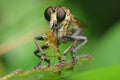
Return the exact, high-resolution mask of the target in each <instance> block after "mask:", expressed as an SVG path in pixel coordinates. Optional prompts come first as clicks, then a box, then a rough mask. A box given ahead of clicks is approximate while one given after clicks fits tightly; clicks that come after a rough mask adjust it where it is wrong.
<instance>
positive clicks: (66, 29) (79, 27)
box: [34, 6, 87, 72]
mask: <svg viewBox="0 0 120 80" xmlns="http://www.w3.org/2000/svg"><path fill="white" fill-rule="evenodd" d="M44 17H45V19H46V20H47V21H48V22H49V26H50V29H51V31H52V32H50V34H53V36H51V37H54V38H51V39H53V40H50V38H49V35H48V34H47V35H48V36H38V37H35V43H36V45H37V49H36V50H35V52H34V53H35V55H36V56H37V57H39V58H40V62H39V64H38V65H40V63H41V61H42V60H44V61H46V62H47V63H48V67H50V60H49V59H47V57H46V55H45V52H44V51H43V50H44V49H46V48H48V47H49V43H50V42H48V43H47V42H46V44H45V45H42V46H41V45H40V44H38V40H44V41H45V40H49V41H52V43H53V42H54V43H53V44H54V45H55V46H56V52H57V55H58V60H59V64H60V69H59V71H60V72H61V70H62V68H63V67H64V65H65V59H66V55H67V54H68V53H69V52H70V53H71V56H72V63H71V65H72V67H71V69H72V68H73V67H74V64H75V62H76V57H75V53H76V52H77V51H78V50H79V49H80V48H81V47H82V46H83V45H85V44H86V42H87V37H85V36H83V24H81V23H79V22H78V20H77V19H76V18H75V17H74V16H73V15H72V14H71V13H70V11H69V9H67V8H65V7H63V6H58V7H52V6H50V7H48V8H47V9H46V10H45V12H44ZM67 42H72V44H71V45H70V46H69V47H68V48H67V49H66V50H65V51H64V52H63V53H62V54H63V56H62V57H61V56H60V50H59V48H58V46H59V45H60V43H64V44H65V43H67ZM39 52H40V53H41V55H38V53H39Z"/></svg>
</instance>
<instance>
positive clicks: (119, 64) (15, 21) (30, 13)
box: [0, 0, 120, 80]
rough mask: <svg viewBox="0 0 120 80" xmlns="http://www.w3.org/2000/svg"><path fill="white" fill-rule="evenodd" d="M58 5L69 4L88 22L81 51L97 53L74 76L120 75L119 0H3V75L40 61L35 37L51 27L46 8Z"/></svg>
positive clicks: (0, 1) (92, 79)
mask: <svg viewBox="0 0 120 80" xmlns="http://www.w3.org/2000/svg"><path fill="white" fill-rule="evenodd" d="M58 5H62V6H65V7H67V8H68V9H69V10H70V11H71V13H72V14H73V15H74V16H75V17H76V18H78V19H80V20H81V21H82V22H84V23H85V24H86V25H87V27H86V28H85V30H84V31H85V33H84V34H85V35H86V36H87V37H88V43H87V44H86V45H85V46H84V47H83V48H82V49H81V50H79V55H80V54H90V55H92V56H93V61H91V62H90V63H83V64H80V65H78V66H77V67H76V68H75V70H74V73H75V74H73V75H75V76H74V77H73V76H71V77H72V78H74V79H75V78H76V80H77V79H78V80H79V79H80V78H81V80H101V79H103V80H110V79H111V80H112V79H117V80H118V79H120V78H119V76H118V75H120V1H119V0H99V1H98V0H59V1H58V0H46V1H45V0H0V76H4V75H6V74H8V73H11V72H13V71H15V70H16V69H21V70H22V71H25V70H29V69H31V68H32V67H33V66H35V65H36V64H37V62H38V61H39V59H38V58H37V57H36V56H35V55H34V54H33V52H34V50H35V49H36V46H35V44H34V37H35V36H38V35H43V34H44V33H45V32H46V31H48V30H49V26H48V23H47V21H46V20H45V19H44V10H45V9H46V8H47V7H48V6H58ZM65 47H66V46H65V45H64V46H62V48H63V49H64V48H65ZM96 70H97V71H96ZM68 74H69V73H68ZM89 74H90V75H89ZM98 78H100V79H98Z"/></svg>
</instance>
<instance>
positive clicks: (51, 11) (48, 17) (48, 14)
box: [44, 6, 53, 21]
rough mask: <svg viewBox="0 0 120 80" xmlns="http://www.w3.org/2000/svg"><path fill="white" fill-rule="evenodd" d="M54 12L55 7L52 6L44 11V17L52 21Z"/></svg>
mask: <svg viewBox="0 0 120 80" xmlns="http://www.w3.org/2000/svg"><path fill="white" fill-rule="evenodd" d="M52 13H53V8H52V7H51V6H50V7H48V8H47V9H46V10H45V12H44V17H45V19H46V20H48V21H50V17H51V14H52Z"/></svg>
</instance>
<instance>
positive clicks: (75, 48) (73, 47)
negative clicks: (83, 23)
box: [63, 30, 87, 69]
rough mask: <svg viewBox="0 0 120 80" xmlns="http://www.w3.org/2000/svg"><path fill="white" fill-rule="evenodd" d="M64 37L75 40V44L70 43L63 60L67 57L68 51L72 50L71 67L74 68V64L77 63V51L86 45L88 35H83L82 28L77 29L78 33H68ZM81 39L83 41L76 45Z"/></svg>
mask: <svg viewBox="0 0 120 80" xmlns="http://www.w3.org/2000/svg"><path fill="white" fill-rule="evenodd" d="M64 38H68V39H70V40H71V41H73V44H72V45H70V47H68V48H67V49H66V50H65V51H64V56H63V60H65V57H66V55H67V53H68V52H69V51H71V56H72V67H71V69H73V67H74V64H75V62H76V60H75V53H76V52H77V51H78V50H79V49H80V48H81V47H82V46H84V45H85V44H86V43H87V37H85V36H82V35H81V32H80V30H78V31H76V33H75V34H73V35H72V36H69V35H67V36H64ZM80 41H82V42H81V43H80V44H79V45H78V46H76V45H77V42H80Z"/></svg>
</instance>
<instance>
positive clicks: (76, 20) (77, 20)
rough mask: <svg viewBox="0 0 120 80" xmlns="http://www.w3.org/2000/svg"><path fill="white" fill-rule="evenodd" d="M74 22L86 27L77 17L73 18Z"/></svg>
mask: <svg viewBox="0 0 120 80" xmlns="http://www.w3.org/2000/svg"><path fill="white" fill-rule="evenodd" d="M74 22H75V23H76V24H77V25H79V26H80V27H81V28H86V27H87V25H86V24H85V23H84V22H83V21H82V20H80V19H79V18H74Z"/></svg>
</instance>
